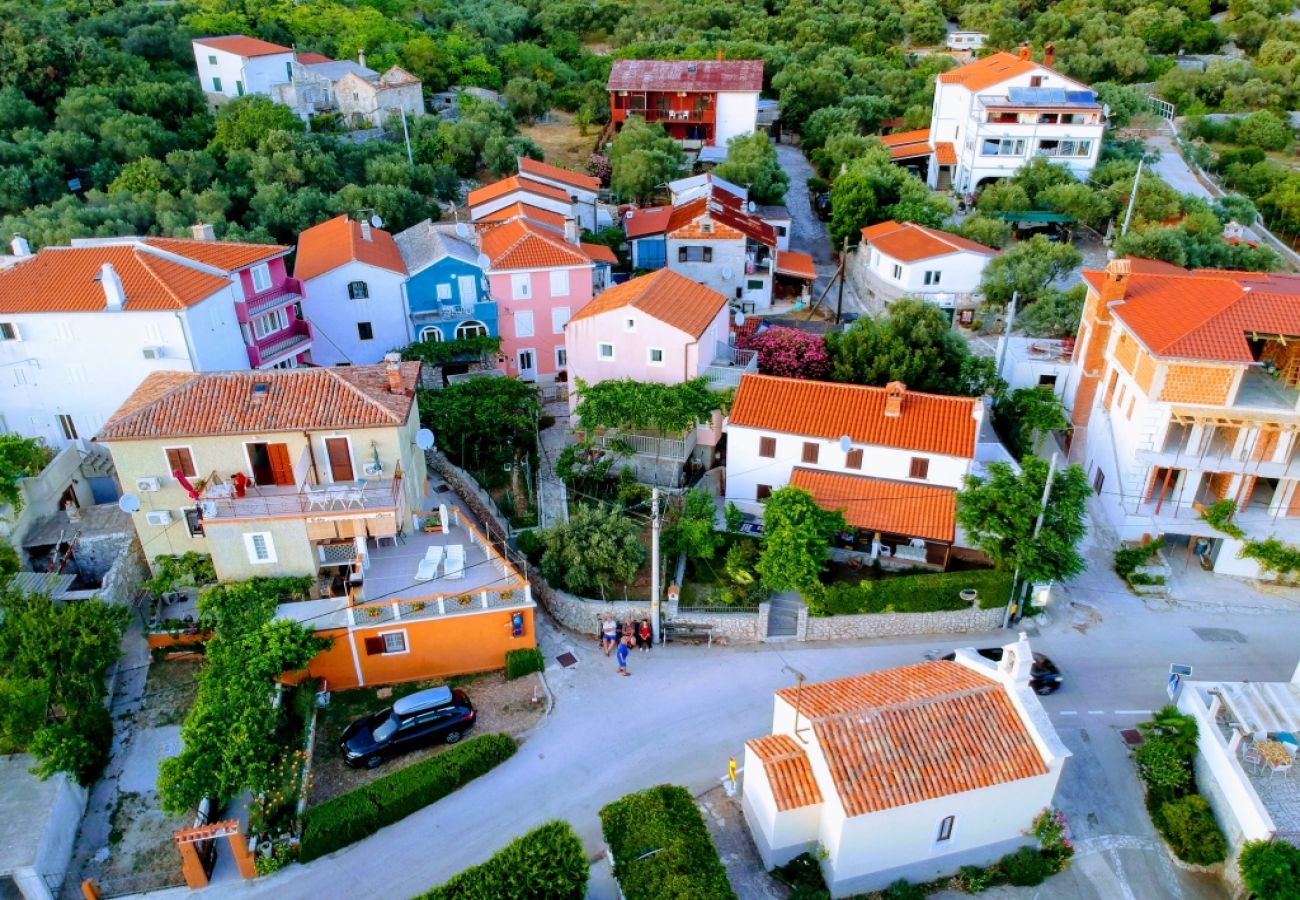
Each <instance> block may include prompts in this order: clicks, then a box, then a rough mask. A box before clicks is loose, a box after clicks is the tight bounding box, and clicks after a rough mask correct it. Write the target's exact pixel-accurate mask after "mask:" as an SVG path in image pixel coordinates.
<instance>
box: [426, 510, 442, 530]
mask: <svg viewBox="0 0 1300 900" xmlns="http://www.w3.org/2000/svg"><path fill="white" fill-rule="evenodd" d="M441 527H442V519H441V517H440V516H439V515H438V514H437V513H433V514H432V515H430V516H426V517H425V519H424V533H425V534H433V533H434V532H435V531H437V530H438V529H439V528H441Z"/></svg>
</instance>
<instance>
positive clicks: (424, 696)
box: [339, 687, 475, 769]
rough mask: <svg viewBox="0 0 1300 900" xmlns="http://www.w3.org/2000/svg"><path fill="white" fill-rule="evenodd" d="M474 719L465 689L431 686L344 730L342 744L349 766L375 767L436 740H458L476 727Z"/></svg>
mask: <svg viewBox="0 0 1300 900" xmlns="http://www.w3.org/2000/svg"><path fill="white" fill-rule="evenodd" d="M474 720H475V712H474V704H472V703H470V702H469V697H468V696H466V694H465V692H464V691H462V690H454V691H453V690H452V689H451V688H448V687H436V688H429V689H428V690H424V691H417V692H416V693H414V694H410V695H408V696H406V697H402V698H401V699H400V700H398V701H397V702H396V703H394V704H393V705H392V707H391V708H389V709H385V710H383V711H382V712H377V713H374V714H373V715H369V716H365V717H363V718H360V719H357V720H356V721H355V722H353V723H352V724H351V725H349V726H348V728H347V731H345V732H343V738H342V740H340V741H339V748H340V749H341V750H342V751H343V761H344V762H345V763H347V764H348V765H349V766H352V767H353V768H361V767H362V766H364V767H365V768H367V769H373V768H374V767H375V766H377V765H379V764H380V763H382V762H383V761H384V760H386V759H388V758H389V757H392V756H398V755H400V754H402V753H407V752H409V751H411V750H415V749H418V748H420V747H424V746H427V745H429V744H432V743H434V742H435V741H443V742H445V743H448V744H454V743H456V742H457V741H459V740H460V739H461V738H462V737H464V736H465V733H466V732H467V731H469V730H470V729H471V728H473V727H474Z"/></svg>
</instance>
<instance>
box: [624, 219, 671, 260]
mask: <svg viewBox="0 0 1300 900" xmlns="http://www.w3.org/2000/svg"><path fill="white" fill-rule="evenodd" d="M672 214H673V208H672V207H671V206H649V207H646V208H644V209H630V210H628V211H627V212H626V213H624V215H623V230H624V232H626V233H627V239H628V242H629V243H630V244H631V245H632V269H633V270H634V271H635V270H637V269H662V268H663V267H664V266H666V265H667V264H668V256H667V253H668V250H667V241H666V240H665V237H666V234H667V231H668V220H669V219H670V218H671V217H672Z"/></svg>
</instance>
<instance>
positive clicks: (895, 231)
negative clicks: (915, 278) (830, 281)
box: [862, 219, 998, 262]
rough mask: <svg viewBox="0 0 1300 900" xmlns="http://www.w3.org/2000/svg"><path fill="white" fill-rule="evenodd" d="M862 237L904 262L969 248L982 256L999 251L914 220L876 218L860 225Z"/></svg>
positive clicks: (993, 254)
mask: <svg viewBox="0 0 1300 900" xmlns="http://www.w3.org/2000/svg"><path fill="white" fill-rule="evenodd" d="M862 240H863V242H864V243H867V244H870V245H871V246H872V247H874V248H875V249H877V250H879V251H880V252H881V253H884V254H885V255H886V256H892V257H893V258H894V259H899V260H902V261H903V262H917V261H918V260H922V259H931V258H933V257H936V256H947V255H948V254H949V253H959V252H961V251H962V250H968V251H970V252H971V253H982V254H984V255H985V256H997V255H998V251H996V250H994V249H993V248H992V247H985V246H984V245H983V244H977V243H975V242H974V241H971V240H967V239H966V238H964V237H961V236H959V235H955V234H950V233H949V232H947V231H940V230H939V229H937V228H927V227H925V226H924V225H917V224H916V223H915V222H895V221H894V220H893V219H890V220H889V221H888V222H877V223H876V224H875V225H868V226H867V227H866V228H864V229H862Z"/></svg>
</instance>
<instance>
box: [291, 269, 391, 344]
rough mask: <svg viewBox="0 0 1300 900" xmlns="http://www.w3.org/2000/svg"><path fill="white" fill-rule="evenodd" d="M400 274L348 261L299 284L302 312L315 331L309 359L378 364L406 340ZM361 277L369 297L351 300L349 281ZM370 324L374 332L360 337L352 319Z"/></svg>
mask: <svg viewBox="0 0 1300 900" xmlns="http://www.w3.org/2000/svg"><path fill="white" fill-rule="evenodd" d="M404 280H405V276H403V275H401V274H399V273H397V272H392V271H389V270H388V269H380V268H376V267H374V266H368V265H366V264H364V263H359V262H356V261H355V260H353V261H352V262H348V263H345V264H344V265H342V266H339V267H338V268H337V269H333V270H332V271H329V272H325V273H324V274H321V275H317V276H316V277H315V278H313V279H311V280H310V281H307V282H304V285H303V300H302V311H303V315H304V316H305V317H306V318H307V321H309V322H311V324H312V326H313V327H314V328H315V330H316V340H315V341H314V342H313V343H312V348H311V359H312V362H314V363H315V364H316V365H319V366H336V365H338V364H339V363H351V364H352V365H355V366H364V365H373V364H375V363H379V362H383V359H384V354H385V353H387V352H388V351H390V350H392V349H393V348H394V347H402V346H405V345H406V344H407V343H409V342H410V340H411V338H410V323H409V320H408V319H407V317H406V307H405V305H404V304H403V302H402V282H403V281H404ZM354 281H363V282H365V283H366V286H367V288H368V289H369V293H370V296H369V297H368V298H367V299H365V300H353V299H352V298H351V297H350V296H349V295H348V285H349V284H350V283H352V282H354ZM359 322H369V323H370V327H371V330H372V333H373V335H374V337H373V338H371V339H370V340H362V339H361V337H360V335H359V334H358V333H357V323H359Z"/></svg>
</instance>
